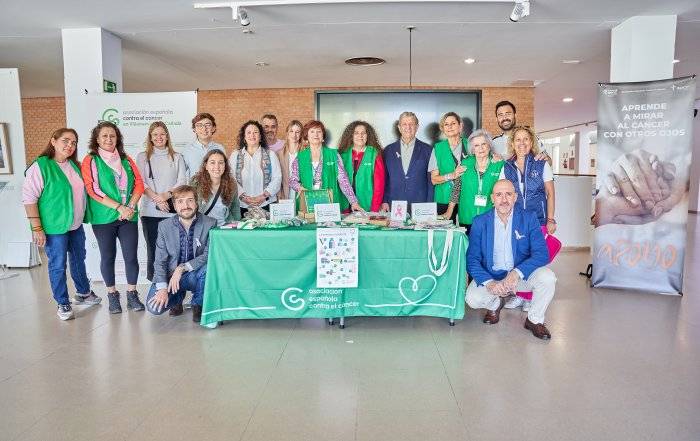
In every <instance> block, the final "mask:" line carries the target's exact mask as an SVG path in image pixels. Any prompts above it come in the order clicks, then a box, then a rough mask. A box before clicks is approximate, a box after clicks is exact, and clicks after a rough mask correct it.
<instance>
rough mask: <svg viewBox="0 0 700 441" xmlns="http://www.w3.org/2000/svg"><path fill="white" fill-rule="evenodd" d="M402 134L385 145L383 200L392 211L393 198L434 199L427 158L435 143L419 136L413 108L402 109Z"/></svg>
mask: <svg viewBox="0 0 700 441" xmlns="http://www.w3.org/2000/svg"><path fill="white" fill-rule="evenodd" d="M398 129H399V133H401V138H400V139H399V140H398V141H396V142H394V143H392V144H389V145H388V146H386V147H385V148H384V153H383V156H384V166H385V169H386V176H385V185H384V201H383V202H384V203H383V204H382V209H383V210H384V211H389V210H390V209H391V202H392V201H408V206H409V208H410V206H411V204H412V203H413V202H431V201H432V200H433V184H432V182H430V174H429V173H428V162H429V161H430V152H431V151H432V149H433V148H432V147H431V146H430V145H429V144H426V143H424V142H423V141H420V140H418V139H416V132H417V131H418V118H417V117H416V115H415V114H414V113H413V112H403V113H402V114H401V116H399V123H398Z"/></svg>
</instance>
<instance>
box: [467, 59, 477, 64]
mask: <svg viewBox="0 0 700 441" xmlns="http://www.w3.org/2000/svg"><path fill="white" fill-rule="evenodd" d="M464 62H465V63H467V64H474V63H475V62H476V60H475V59H473V58H467V59H466V60H464Z"/></svg>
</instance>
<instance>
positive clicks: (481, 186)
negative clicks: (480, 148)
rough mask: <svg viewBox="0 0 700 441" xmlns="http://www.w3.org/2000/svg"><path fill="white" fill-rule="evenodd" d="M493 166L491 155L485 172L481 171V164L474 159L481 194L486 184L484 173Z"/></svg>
mask: <svg viewBox="0 0 700 441" xmlns="http://www.w3.org/2000/svg"><path fill="white" fill-rule="evenodd" d="M490 166H491V157H489V162H488V163H487V164H486V168H485V169H484V173H483V174H482V173H480V172H479V164H478V163H477V162H476V161H474V170H475V171H476V176H477V177H478V180H479V191H478V193H479V194H481V193H482V190H483V186H484V175H485V174H486V172H487V171H488V169H489V167H490Z"/></svg>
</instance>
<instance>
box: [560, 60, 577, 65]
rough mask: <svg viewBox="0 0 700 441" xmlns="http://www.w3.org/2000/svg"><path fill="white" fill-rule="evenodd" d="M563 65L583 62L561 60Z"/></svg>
mask: <svg viewBox="0 0 700 441" xmlns="http://www.w3.org/2000/svg"><path fill="white" fill-rule="evenodd" d="M561 62H562V64H579V63H580V62H581V60H561Z"/></svg>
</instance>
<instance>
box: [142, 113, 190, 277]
mask: <svg viewBox="0 0 700 441" xmlns="http://www.w3.org/2000/svg"><path fill="white" fill-rule="evenodd" d="M145 146H146V150H145V151H143V152H140V153H139V154H138V155H137V156H136V166H137V167H138V169H139V172H141V176H142V177H143V184H144V194H145V196H146V197H144V198H141V207H140V208H141V213H140V214H141V225H142V226H143V237H144V239H146V251H147V256H148V257H147V263H146V268H147V271H146V278H147V279H148V280H149V281H150V280H151V279H153V260H154V259H155V253H156V239H157V238H158V224H159V223H160V221H162V220H163V219H165V218H168V217H170V216H173V214H174V213H175V210H174V207H173V204H172V193H171V190H172V189H173V188H175V187H178V186H180V185H184V184H186V183H187V167H186V166H185V160H184V158H183V157H182V155H181V154H180V153H177V152H175V150H173V146H172V143H171V140H170V133H169V132H168V127H167V126H166V125H165V123H164V122H162V121H155V122H153V123H152V124H151V126H150V127H149V128H148V134H147V135H146V141H145Z"/></svg>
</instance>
